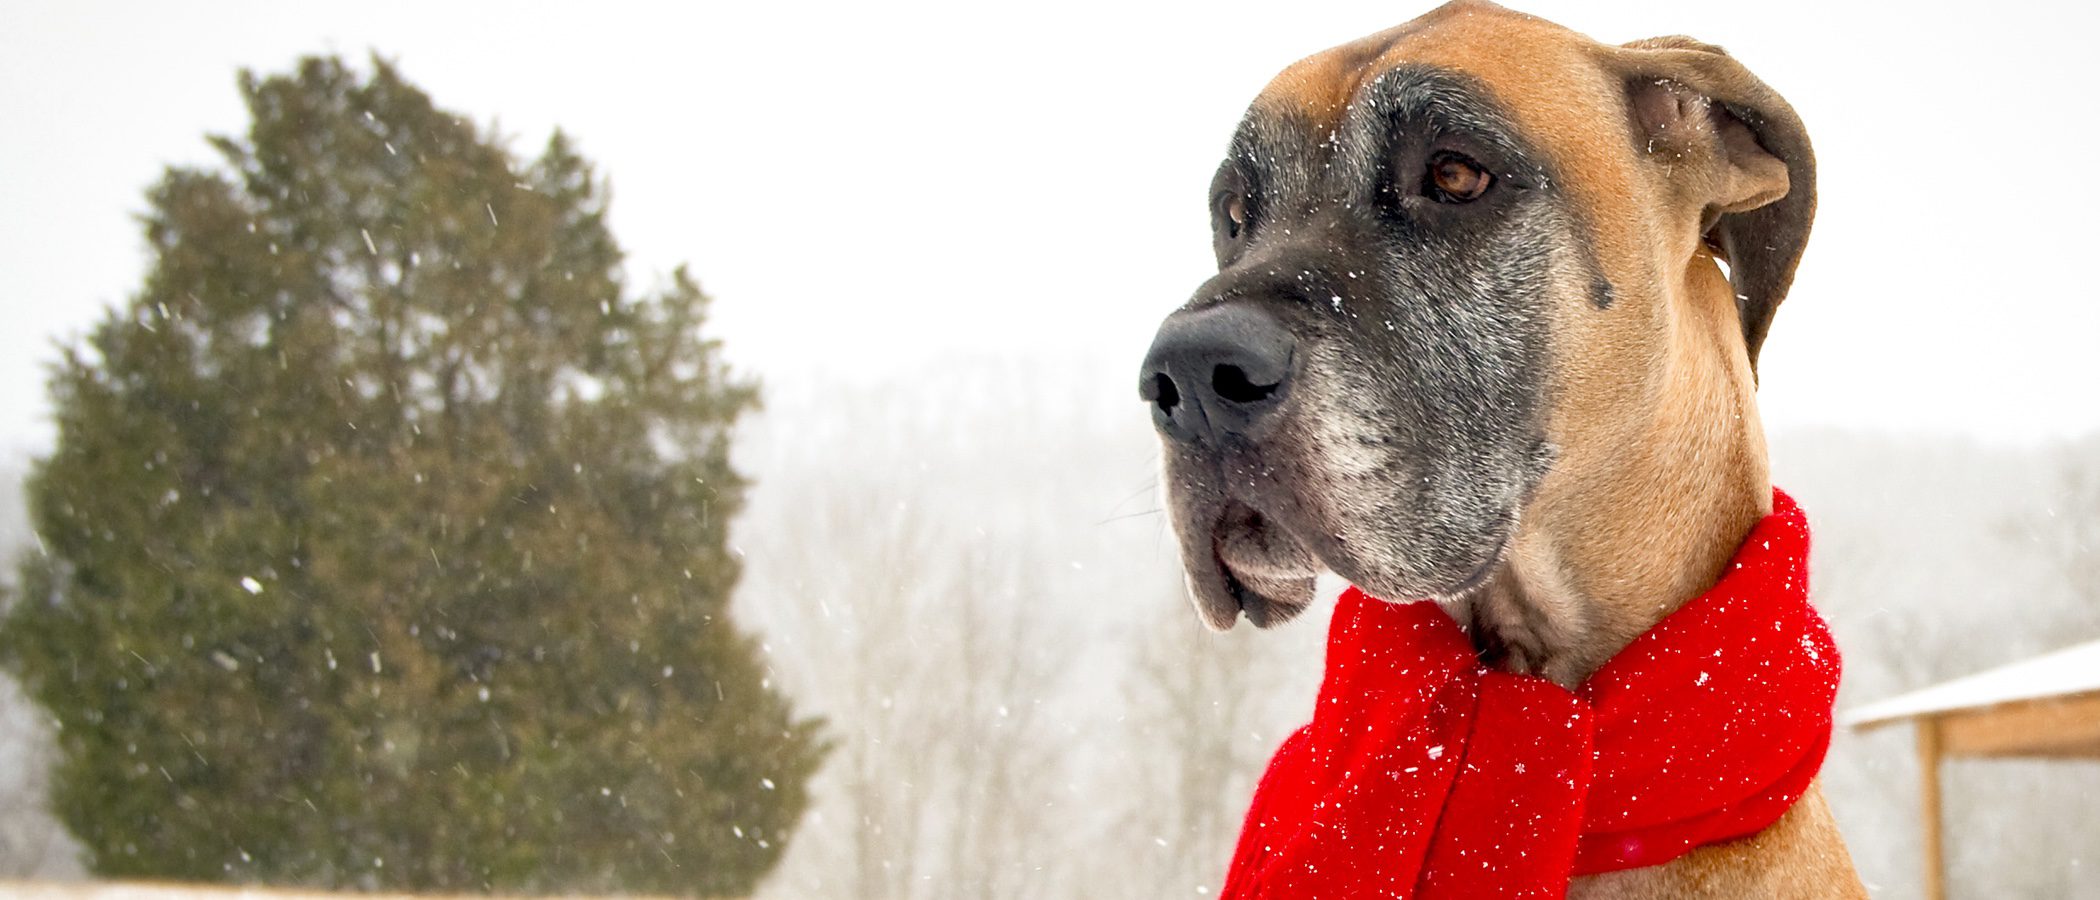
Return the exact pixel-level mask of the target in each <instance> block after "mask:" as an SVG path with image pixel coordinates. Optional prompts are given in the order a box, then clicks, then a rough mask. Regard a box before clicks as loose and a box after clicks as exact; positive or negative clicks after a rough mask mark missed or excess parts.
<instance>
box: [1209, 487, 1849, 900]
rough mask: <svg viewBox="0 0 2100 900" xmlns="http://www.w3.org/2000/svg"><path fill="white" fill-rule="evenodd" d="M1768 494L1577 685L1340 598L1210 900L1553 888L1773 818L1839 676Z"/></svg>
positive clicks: (1651, 861)
mask: <svg viewBox="0 0 2100 900" xmlns="http://www.w3.org/2000/svg"><path fill="white" fill-rule="evenodd" d="M1772 494H1773V499H1772V514H1771V515H1769V516H1766V517H1765V518H1764V520H1763V521H1760V522H1758V523H1757V526H1756V527H1755V528H1753V529H1752V530H1751V532H1750V536H1749V537H1748V538H1746V539H1744V541H1743V545H1742V547H1741V548H1740V549H1738V550H1737V551H1736V555H1735V559H1734V560H1733V562H1732V563H1731V564H1730V565H1729V567H1728V569H1727V571H1726V572H1724V573H1723V574H1722V576H1721V580H1720V581H1719V582H1718V583H1716V584H1715V585H1714V586H1713V589H1712V590H1709V591H1707V592H1706V593H1705V594H1703V595H1701V596H1700V597H1698V598H1697V599H1694V600H1692V601H1691V602H1689V603H1687V604H1685V605H1684V608H1682V609H1680V610H1678V611H1677V612H1675V613H1672V614H1671V615H1670V616H1668V617H1666V618H1664V619H1663V620H1662V621H1661V622H1659V623H1657V624H1656V626H1655V627H1654V628H1652V629H1649V631H1648V632H1647V633H1646V634H1643V635H1641V636H1640V637H1638V638H1636V639H1634V641H1633V643H1631V644H1629V645H1627V647H1626V649H1624V650H1622V651H1620V652H1619V654H1618V655H1617V656H1615V657H1612V659H1611V661H1609V662H1607V663H1605V665H1604V667H1603V668H1601V669H1599V670H1597V673H1596V674H1595V675H1593V676H1591V677H1590V679H1589V680H1588V681H1587V682H1584V683H1583V685H1582V686H1581V688H1580V689H1578V690H1576V691H1574V692H1569V691H1567V690H1564V689H1562V688H1561V687H1559V686H1558V685H1555V684H1553V683H1551V682H1548V681H1546V680H1544V679H1541V678H1536V677H1532V676H1527V675H1514V674H1510V673H1507V672H1499V671H1494V670H1491V669H1487V668H1483V667H1482V666H1481V665H1480V662H1479V659H1478V658H1477V655H1476V652H1475V650H1474V647H1473V642H1472V641H1471V639H1469V638H1468V637H1467V636H1466V634H1465V632H1463V631H1461V630H1460V629H1459V627H1458V625H1457V623H1455V622H1453V621H1452V620H1451V619H1450V617H1449V616H1447V615H1445V614H1444V611H1443V610H1442V609H1441V608H1439V607H1438V606H1437V605H1436V604H1434V603H1427V602H1419V603H1402V604H1395V603H1386V602H1383V601H1380V600H1377V599H1375V598H1372V597H1370V596H1368V595H1366V594H1364V593H1363V592H1362V591H1358V590H1356V589H1354V588H1351V589H1350V590H1349V591H1347V592H1346V593H1344V594H1343V595H1342V598H1341V601H1340V603H1339V605H1338V606H1337V608H1336V609H1335V613H1334V625H1333V627H1332V629H1331V630H1330V632H1329V634H1328V639H1327V674H1326V678H1325V680H1324V682H1323V683H1322V684H1321V686H1320V697H1319V705H1318V706H1317V707H1316V708H1315V710H1314V712H1313V720H1312V723H1311V724H1309V725H1306V726H1305V727H1304V728H1301V729H1299V730H1298V732H1297V733H1296V734H1293V735H1292V736H1291V737H1290V739H1288V740H1286V741H1285V742H1284V744H1283V746H1282V747H1281V748H1280V749H1278V750H1277V751H1276V756H1275V758H1274V759H1272V760H1270V762H1269V770H1268V772H1267V773H1266V774H1264V775H1263V776H1262V780H1261V785H1260V787H1258V788H1257V789H1256V790H1255V792H1254V804H1253V808H1252V809H1250V810H1248V812H1247V820H1246V824H1245V825H1244V826H1243V827H1242V828H1241V831H1240V841H1239V849H1238V850H1236V851H1235V852H1234V853H1233V859H1232V869H1231V872H1230V873H1229V874H1228V876H1227V877H1226V881H1225V889H1224V891H1223V892H1222V894H1221V896H1222V897H1223V898H1256V897H1260V898H1286V897H1305V898H1319V900H1345V898H1358V897H1394V898H1446V897H1453V898H1456V897H1464V898H1478V897H1560V896H1562V895H1564V894H1565V893H1566V892H1567V889H1568V879H1569V878H1570V877H1571V876H1574V875H1589V874H1594V873H1598V872H1610V871H1613V870H1617V869H1630V868H1635V867H1638V866H1653V865H1659V864H1661V863H1665V862H1669V861H1670V860H1672V859H1676V858H1677V857H1679V856H1682V855H1683V854H1685V853H1686V852H1688V851H1690V850H1691V849H1693V848H1695V847H1698V846H1701V845H1703V844H1711V843H1714V842H1717V841H1725V840H1728V839H1731V838H1738V837H1744V836H1747V835H1751V834H1755V833H1756V832H1758V831H1761V830H1763V829H1764V828H1765V827H1766V826H1768V825H1770V824H1772V823H1773V822H1774V821H1776V820H1777V819H1778V818H1779V816H1780V814H1781V813H1784V812H1786V810H1787V807H1789V806H1791V805H1792V804H1793V802H1794V800H1795V799H1797V798H1799V797H1800V796H1801V792H1802V791H1804V790H1806V789H1807V788H1808V783H1809V780H1810V779H1812V778H1814V777H1815V774H1816V770H1817V768H1818V767H1820V766H1821V765H1822V762H1823V751H1824V750H1825V749H1826V748H1827V747H1828V746H1829V745H1830V723H1831V704H1832V701H1833V700H1834V699H1835V698H1836V695H1837V682H1838V654H1837V646H1836V645H1835V644H1833V643H1832V642H1831V639H1830V630H1829V628H1828V627H1827V626H1825V625H1824V623H1823V619H1822V618H1821V617H1820V616H1818V615H1816V611H1815V610H1814V609H1812V608H1810V606H1809V605H1808V520H1807V519H1806V518H1805V517H1804V516H1803V515H1802V514H1801V509H1800V507H1798V506H1796V505H1795V504H1794V501H1793V499H1792V498H1789V497H1788V496H1787V495H1786V494H1784V493H1781V492H1779V491H1777V490H1775V491H1773V492H1772Z"/></svg>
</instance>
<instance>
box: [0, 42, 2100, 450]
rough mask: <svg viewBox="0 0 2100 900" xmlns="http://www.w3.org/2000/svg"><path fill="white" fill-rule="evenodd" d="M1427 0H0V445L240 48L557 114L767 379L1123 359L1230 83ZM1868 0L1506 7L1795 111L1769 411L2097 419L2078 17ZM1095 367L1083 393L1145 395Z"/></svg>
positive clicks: (222, 113)
mask: <svg viewBox="0 0 2100 900" xmlns="http://www.w3.org/2000/svg"><path fill="white" fill-rule="evenodd" d="M1429 5H1430V4H1427V3H1411V2H1377V3H1328V4H1319V3H1307V2H1290V3H1285V2H1281V0H1273V2H1267V3H1226V2H1209V3H1202V4H1189V5H1185V6H1178V7H1169V6H1166V5H1157V6H1155V5H1150V4H1139V3H1134V2H1129V0H1124V2H1117V3H1056V4H1043V5H1039V6H1038V5H1030V6H1025V7H1024V6H1020V5H1015V4H1000V3H967V4H956V5H952V6H929V5H919V4H911V3H888V2H885V3H852V4H841V5H838V6H826V5H805V4H792V3H711V4H681V5H679V7H678V8H677V9H665V8H659V6H669V4H662V5H658V4H625V3H602V2H601V3H591V4H588V5H585V4H575V5H569V6H558V5H551V4H523V3H501V4H496V3H488V4H476V3H429V2H391V0H360V2H357V3H329V4H297V3H262V2H257V3H240V2H187V3H180V4H162V3H136V4H116V3H91V2H68V3H58V2H51V3H24V2H19V0H0V310H4V311H5V313H6V315H7V319H8V322H7V325H6V327H5V328H0V449H4V448H7V447H17V448H25V447H26V448H35V447H40V446H43V445H44V444H46V443H48V441H49V433H50V432H49V425H48V422H47V413H46V409H45V404H44V398H43V385H42V382H43V366H44V364H45V363H46V362H47V361H48V360H50V359H51V358H52V357H53V355H54V353H53V350H52V343H51V342H52V340H53V338H54V337H63V336H69V335H78V334H79V333H81V332H82V331H83V330H84V329H85V328H86V327H87V326H88V325H89V324H90V323H91V322H92V321H93V320H94V319H95V317H96V316H97V315H98V313H99V310H100V309H101V308H103V307H104V306H105V305H107V304H111V303H114V302H118V301H121V300H122V299H123V298H125V297H126V295H127V294H128V292H129V291H130V290H131V289H132V288H133V287H134V286H135V285H136V284H137V282H138V280H139V277H140V275H141V273H142V272H143V270H144V265H145V259H144V256H143V253H142V250H141V246H142V242H141V240H140V238H139V235H138V229H137V226H136V223H135V222H134V221H133V218H132V217H133V216H134V215H135V214H136V213H137V212H138V211H139V210H140V209H141V208H142V205H143V204H142V200H141V192H142V190H143V189H144V188H145V187H146V186H147V185H148V184H149V183H150V182H152V181H153V180H155V179H156V178H157V177H158V174H159V172H160V169H161V167H162V166H163V165H165V164H168V163H171V162H180V163H196V162H203V161H207V160H208V159H209V158H210V157H209V153H208V151H207V148H206V146H205V144H204V141H203V135H204V134H205V133H206V132H207V131H212V132H227V131H238V130H240V129H241V128H242V126H243V124H244V115H243V111H242V109H241V107H240V104H239V101H238V99H237V97H236V94H235V89H234V85H233V80H234V73H235V71H236V69H238V68H239V67H242V66H248V67H254V68H257V69H261V70H265V71H276V70H282V69H284V68H285V67H286V66H288V65H289V64H290V62H291V61H292V60H293V59H294V58H295V57H297V56H298V55H300V54H304V53H313V52H321V51H335V52H341V53H343V54H345V55H349V56H353V57H359V58H361V57H363V56H364V54H365V53H366V52H367V50H368V49H376V50H378V51H380V52H381V53H383V54H385V55H387V56H390V57H392V58H395V59H397V60H398V61H399V62H400V64H401V67H402V69H403V71H404V73H405V74H406V75H407V77H408V78H409V79H410V80H412V81H414V82H415V83H416V84H418V85H420V86H421V87H423V88H424V89H425V90H427V91H429V92H430V93H431V94H432V95H433V96H434V97H435V98H436V100H437V102H438V103H439V104H440V105H442V106H445V107H447V108H450V109H453V110H456V111H459V112H462V113H465V114H467V115H469V116H471V117H473V118H475V119H477V120H480V121H483V122H488V121H492V120H493V121H497V122H499V123H500V125H501V127H502V129H503V131H504V132H505V133H507V134H510V135H513V136H514V137H515V143H514V147H515V149H517V150H518V151H520V152H523V153H529V152H531V151H533V150H535V149H537V147H538V145H539V144H540V142H542V141H543V140H544V139H545V137H546V135H547V134H548V132H549V130H550V129H551V128H553V127H554V126H555V125H557V124H558V125H561V126H563V127H565V128H566V129H568V130H569V131H570V132H571V133H572V134H574V135H576V136H577V137H578V138H579V140H580V143H581V147H582V149H583V151H584V153H585V154H586V155H588V156H590V157H591V158H593V159H594V160H595V161H597V162H598V163H599V165H600V166H601V171H603V172H604V173H607V174H609V175H610V176H611V177H612V180H613V185H614V206H613V216H612V221H613V226H614V229H615V232H616V234H617V236H618V238H619V240H620V241H621V242H622V243H624V244H625V246H626V247H627V248H628V250H629V251H630V254H631V257H630V259H631V265H632V273H633V275H634V280H635V281H636V283H638V284H647V283H649V282H650V281H651V280H652V279H653V278H654V277H656V276H657V275H659V274H661V273H663V272H665V271H668V270H669V268H670V267H672V266H673V265H675V264H677V263H678V262H680V261H689V262H691V263H692V264H693V266H694V268H695V271H696V272H697V274H698V275H699V277H700V278H701V280H702V283H703V285H704V286H705V287H706V288H707V289H708V290H709V291H710V292H711V293H712V294H713V295H714V296H715V298H716V299H717V301H718V302H717V326H718V327H717V334H719V335H720V336H722V337H724V338H725V339H726V340H727V343H728V347H729V350H730V353H731V356H732V358H733V359H734V360H735V361H736V362H737V363H738V364H739V365H741V366H743V367H745V368H746V369H748V370H751V371H755V372H757V373H758V374H760V375H762V376H764V377H765V378H767V379H768V380H769V381H770V382H772V383H774V384H777V385H785V384H796V383H806V382H807V381H808V380H810V379H811V378H814V377H818V376H826V375H828V376H833V377H843V376H847V375H851V374H853V373H860V375H861V376H866V375H876V374H886V373H896V372H899V371H905V370H917V369H921V367H924V366H925V365H926V364H927V362H928V361H930V360H938V359H942V358H945V357H947V356H948V355H950V354H956V353H966V354H974V355H980V356H996V357H1006V358H1023V359H1026V358H1031V357H1033V358H1040V359H1044V360H1059V359H1067V360H1085V361H1091V362H1093V363H1095V364H1097V365H1100V366H1103V367H1116V369H1117V371H1122V370H1129V371H1131V372H1134V371H1135V369H1136V365H1137V362H1138V359H1139V356H1140V355H1141V354H1142V352H1143V350H1144V347H1145V346H1146V344H1147V343H1148V341H1149V340H1150V337H1151V332H1152V329H1153V327H1154V326H1155V324H1156V322H1157V320H1158V319H1159V317H1160V316H1161V315H1163V314H1164V313H1166V312H1167V311H1168V310H1170V309H1171V308H1172V307H1174V306H1175V305H1176V304H1177V303H1179V302H1180V300H1181V299H1182V298H1183V297H1185V296H1186V294H1187V293H1188V292H1189V291H1190V290H1191V289H1192V288H1193V287H1194V286H1195V285H1196V284H1197V283H1199V282H1200V281H1201V280H1202V279H1203V278H1204V277H1205V276H1206V274H1207V273H1208V272H1209V270H1210V269H1211V262H1210V258H1209V246H1208V234H1207V230H1206V229H1207V226H1206V223H1205V212H1204V192H1205V189H1206V186H1207V184H1208V180H1209V177H1210V173H1211V169H1212V167H1213V166H1214V165H1215V162H1216V160H1217V159H1218V157H1219V155H1220V154H1221V152H1222V150H1223V147H1224V144H1225V140H1226V137H1227V136H1228V135H1229V133H1230V131H1231V128H1232V125H1233V123H1234V122H1235V120H1236V119H1237V118H1238V116H1239V114H1240V112H1241V110H1242V109H1243V108H1244V106H1245V104H1246V102H1247V101H1248V99H1250V98H1251V97H1252V96H1253V94H1254V93H1255V92H1256V91H1257V90H1259V89H1260V87H1261V86H1262V84H1263V83H1264V82H1266V81H1267V79H1268V78H1269V76H1270V75H1272V74H1273V73H1274V72H1275V71H1276V70H1277V69H1279V68H1281V67H1282V66H1283V65H1285V64H1287V63H1289V62H1290V61H1292V60H1294V59H1296V58H1298V57H1300V56H1303V55H1305V54H1307V53H1311V52H1313V51H1317V50H1319V49H1321V48H1324V47H1326V46H1329V45H1332V44H1335V43H1339V42H1341V41H1344V40H1347V39H1350V38H1354V37H1356V36H1358V35H1361V34H1364V33H1367V32H1370V31H1373V30H1376V29H1379V28H1382V27H1385V26H1388V25H1391V24H1394V23H1396V22H1399V21H1402V20H1405V19H1407V18H1410V17H1412V16H1414V15H1416V14H1418V13H1419V12H1421V11H1423V10H1425V9H1427V8H1428V7H1429ZM1878 6H1879V5H1872V6H1870V5H1868V4H1843V3H1833V2H1829V0H1817V2H1780V0H1774V2H1763V3H1758V4H1743V3H1740V2H1730V3H1704V4H1702V3H1687V2H1683V0H1673V2H1643V3H1625V4H1607V3H1600V2H1595V0H1590V2H1579V0H1555V2H1539V3H1532V4H1520V5H1519V8H1523V9H1527V10H1529V11H1533V12H1537V13H1540V14H1542V15H1545V16H1547V17H1548V18H1552V19H1555V20H1556V21H1560V22H1562V23H1563V24H1567V25H1570V26H1572V27H1575V28H1577V29H1579V30H1582V31H1585V32H1588V33H1589V34H1591V35H1593V36H1595V37H1598V38H1600V39H1605V40H1611V41H1624V40H1630V39H1633V38H1638V37H1646V36H1651V35H1655V34H1667V33H1685V34H1691V35H1694V36H1696V37H1700V38H1702V39H1705V40H1710V41H1714V42H1717V43H1721V44H1724V45H1726V46H1728V47H1729V48H1730V49H1731V50H1732V51H1733V52H1735V53H1736V55H1737V56H1739V57H1741V58H1742V59H1744V60H1745V61H1747V62H1748V63H1749V64H1750V66H1751V68H1752V69H1754V70H1755V71H1757V72H1758V73H1759V74H1760V75H1762V76H1763V77H1764V78H1765V79H1766V80H1767V81H1769V82H1770V83H1772V84H1773V85H1774V86H1776V87H1777V88H1778V89H1779V90H1780V91H1781V92H1782V93H1784V94H1785V95H1786V96H1787V97H1788V98H1789V99H1791V100H1792V101H1793V103H1794V104H1795V106H1796V107H1797V108H1798V109H1799V110H1800V111H1801V113H1802V115H1803V117H1804V118H1805V119H1806V120H1807V122H1808V126H1809V131H1810V134H1811V135H1812V136H1813V138H1814V140H1815V141H1816V145H1817V150H1818V155H1819V157H1820V162H1821V169H1820V172H1821V178H1820V181H1821V187H1822V192H1823V193H1822V196H1823V201H1822V210H1821V215H1820V217H1819V219H1818V222H1817V226H1816V237H1815V239H1814V240H1813V241H1812V242H1811V244H1810V247H1809V253H1808V260H1807V262H1806V264H1805V265H1804V266H1803V269H1802V271H1801V273H1800V280H1799V281H1797V282H1796V290H1795V293H1794V296H1793V298H1792V299H1790V300H1789V301H1788V303H1787V305H1786V307H1785V308H1784V309H1783V310H1782V311H1781V313H1780V315H1779V319H1778V322H1777V324H1776V325H1775V326H1774V330H1773V334H1772V337H1771V340H1770V343H1768V344H1767V345H1766V349H1765V355H1764V360H1763V363H1762V368H1763V370H1764V372H1763V377H1764V387H1763V394H1764V398H1763V406H1764V411H1765V417H1766V421H1767V423H1768V425H1771V426H1773V427H1780V428H1784V427H1788V426H1797V425H1810V424H1840V425H1857V426H1864V427H1874V428H1896V429H1903V430H1907V431H1919V432H1939V433H1961V434H1967V435H1973V436H1977V437H1982V438H1986V439H1991V440H2003V441H2026V440H2033V439H2038V438H2043V437H2049V436H2060V435H2068V434H2074V433H2080V432H2085V431H2089V430H2092V429H2095V428H2100V399H2096V397H2095V393H2096V389H2100V353H2096V349H2100V348H2096V346H2095V339H2096V336H2100V302H2096V301H2100V296H2096V293H2100V292H2096V289H2095V287H2094V284H2093V281H2092V280H2091V276H2090V274H2089V273H2090V271H2091V269H2092V266H2091V264H2090V261H2091V256H2092V254H2093V252H2094V250H2093V249H2092V245H2093V238H2092V237H2091V232H2092V223H2091V221H2090V219H2091V216H2092V213H2093V211H2094V210H2095V208H2096V205H2100V204H2096V201H2100V188H2096V182H2095V179H2094V177H2093V169H2094V163H2095V161H2096V153H2095V150H2094V145H2093V143H2092V141H2091V138H2092V136H2093V133H2094V116H2093V115H2092V107H2093V94H2094V91H2093V89H2094V87H2095V86H2096V84H2095V83H2096V81H2100V78H2096V76H2095V74H2094V73H2095V71H2096V69H2095V68H2094V65H2093V47H2092V46H2091V44H2092V41H2093V36H2094V35H2095V33H2096V32H2095V28H2094V26H2095V24H2096V23H2100V16H2096V14H2095V12H2094V5H2092V4H2085V3H2077V4H2073V3H2064V4H2061V5H2048V4H2035V3H2022V2H2003V0H2000V2H1992V3H1989V4H1974V3H1964V4H1959V5H1956V4H1908V5H1903V6H1900V7H1880V8H1881V9H1889V10H1891V11H1890V12H1887V13H1883V12H1880V11H1878V9H1876V8H1875V7H1878ZM1957 9H1959V10H1962V11H1969V10H1973V11H1974V13H1973V14H1965V13H1958V12H1957V11H1956V10H1957ZM1060 368H1062V367H1060ZM1127 380H1129V381H1134V380H1135V379H1134V378H1132V379H1127ZM1115 383H1117V384H1121V383H1122V382H1121V381H1116V382H1115ZM1124 393H1126V392H1123V391H1120V390H1118V391H1117V392H1116V393H1115V394H1113V395H1109V394H1106V393H1104V394H1103V399H1102V402H1104V403H1122V402H1128V403H1129V405H1130V409H1131V414H1132V415H1133V416H1136V415H1140V414H1141V413H1140V411H1139V410H1138V407H1137V403H1136V402H1135V401H1134V400H1132V399H1130V398H1129V397H1126V396H1124ZM1128 393H1134V392H1128Z"/></svg>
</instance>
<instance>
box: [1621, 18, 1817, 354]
mask: <svg viewBox="0 0 2100 900" xmlns="http://www.w3.org/2000/svg"><path fill="white" fill-rule="evenodd" d="M1609 52H1610V53H1611V54H1612V57H1613V59H1614V61H1615V62H1616V63H1617V65H1618V66H1619V71H1620V72H1621V74H1622V75H1623V76H1624V77H1625V79H1626V89H1627V92H1628V101H1629V102H1628V105H1629V107H1630V108H1631V110H1632V112H1633V118H1634V127H1635V129H1637V134H1638V135H1639V136H1640V137H1641V138H1643V139H1644V140H1646V141H1647V145H1646V146H1645V147H1643V148H1641V149H1644V150H1646V151H1647V152H1649V153H1651V154H1658V153H1660V154H1667V158H1668V159H1669V161H1670V164H1671V176H1670V177H1671V180H1672V181H1673V182H1674V183H1676V184H1677V185H1678V186H1679V190H1680V191H1681V192H1682V193H1683V194H1684V196H1685V199H1686V200H1688V201H1690V202H1694V203H1699V204H1702V205H1703V208H1702V211H1701V214H1702V218H1701V220H1700V227H1701V228H1702V230H1703V235H1704V236H1705V238H1706V240H1707V241H1708V243H1710V244H1711V245H1713V246H1714V247H1715V248H1716V249H1717V250H1718V251H1719V255H1720V256H1721V257H1722V258H1723V259H1725V260H1727V262H1728V269H1729V276H1728V277H1729V282H1730V284H1731V285H1732V286H1733V287H1734V289H1735V297H1736V310H1737V312H1738V313H1740V314H1741V316H1742V321H1743V343H1744V346H1745V347H1747V348H1748V349H1749V351H1750V366H1751V371H1752V373H1755V372H1756V369H1757V351H1758V348H1759V347H1761V346H1763V344H1764V342H1765V332H1766V331H1768V330H1769V329H1770V328H1771V327H1772V314H1773V312H1775V311H1777V310H1778V309H1779V303H1780V301H1782V300H1785V299H1786V292H1787V288H1788V287H1789V286H1790V285H1792V284H1793V282H1794V267H1795V266H1797V265H1799V264H1800V262H1801V251H1802V248H1803V247H1805V246H1807V244H1808V228H1809V223H1810V221H1811V220H1813V219H1814V218H1815V213H1816V158H1815V152H1814V151H1813V150H1812V149H1811V148H1810V147H1809V144H1808V132H1807V130H1806V129H1804V128H1802V126H1801V117H1800V116H1798V115H1795V113H1794V108H1793V107H1791V106H1788V105H1787V102H1786V101H1785V100H1784V99H1782V98H1781V97H1780V96H1779V94H1778V93H1777V92H1775V91H1773V90H1772V89H1771V88H1770V87H1768V86H1766V85H1765V83H1764V82H1762V81H1759V80H1758V78H1757V76H1755V75H1752V74H1750V70H1749V69H1746V68H1743V64H1742V63H1739V62H1736V61H1735V58H1734V57H1731V56H1729V55H1728V53H1727V51H1724V50H1722V49H1721V48H1719V47H1716V46H1713V45H1711V44H1704V43H1700V42H1699V41H1695V40H1692V39H1691V38H1687V37H1659V38H1649V39H1647V40H1644V41H1635V42H1633V43H1630V44H1627V45H1625V46H1624V47H1618V48H1613V49H1611V50H1610V51H1609ZM1687 163H1688V164H1689V165H1686V164H1687Z"/></svg>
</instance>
